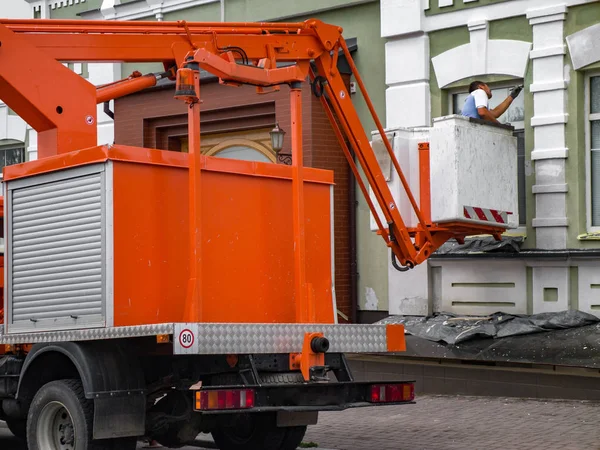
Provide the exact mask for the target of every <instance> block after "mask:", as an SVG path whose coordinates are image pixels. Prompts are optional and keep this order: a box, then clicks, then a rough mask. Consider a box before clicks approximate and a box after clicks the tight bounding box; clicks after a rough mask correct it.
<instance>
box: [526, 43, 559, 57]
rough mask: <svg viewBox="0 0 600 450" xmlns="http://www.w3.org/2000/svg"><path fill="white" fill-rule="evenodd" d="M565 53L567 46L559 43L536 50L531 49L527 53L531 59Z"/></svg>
mask: <svg viewBox="0 0 600 450" xmlns="http://www.w3.org/2000/svg"><path fill="white" fill-rule="evenodd" d="M566 54H567V46H566V45H560V46H558V47H547V48H540V49H537V50H531V52H530V53H529V57H530V58H531V59H539V58H548V57H549V56H558V55H566Z"/></svg>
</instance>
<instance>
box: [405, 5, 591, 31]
mask: <svg viewBox="0 0 600 450" xmlns="http://www.w3.org/2000/svg"><path fill="white" fill-rule="evenodd" d="M596 1H597V0H563V1H561V4H562V5H564V6H566V7H571V6H577V5H585V4H587V3H594V2H596ZM547 4H548V0H529V1H527V2H525V1H522V0H521V1H511V2H501V3H494V4H492V5H486V6H481V7H479V8H468V9H461V10H458V11H454V12H449V13H445V14H435V15H433V16H428V17H425V19H424V21H423V28H422V30H423V31H425V32H431V31H437V30H444V29H447V28H455V27H460V26H464V25H467V24H468V23H469V21H470V20H473V19H477V18H479V19H481V18H483V19H485V20H487V21H489V22H491V21H493V20H499V19H506V18H509V17H517V16H522V15H523V14H524V13H525V12H527V11H531V12H533V11H535V10H536V9H540V8H543V7H544V6H546V5H547ZM399 34H402V33H399Z"/></svg>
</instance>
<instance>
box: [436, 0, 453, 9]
mask: <svg viewBox="0 0 600 450" xmlns="http://www.w3.org/2000/svg"><path fill="white" fill-rule="evenodd" d="M453 5H454V0H438V6H439V7H440V8H445V7H447V6H453Z"/></svg>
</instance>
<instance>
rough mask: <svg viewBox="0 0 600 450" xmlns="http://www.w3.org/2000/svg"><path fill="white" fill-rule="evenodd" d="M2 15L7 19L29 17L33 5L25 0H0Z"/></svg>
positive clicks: (0, 12)
mask: <svg viewBox="0 0 600 450" xmlns="http://www.w3.org/2000/svg"><path fill="white" fill-rule="evenodd" d="M0 17H1V18H5V19H29V18H31V17H32V12H31V6H30V5H29V3H27V2H26V1H25V0H0Z"/></svg>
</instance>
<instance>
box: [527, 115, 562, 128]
mask: <svg viewBox="0 0 600 450" xmlns="http://www.w3.org/2000/svg"><path fill="white" fill-rule="evenodd" d="M568 121H569V114H568V113H564V114H556V115H554V116H535V117H532V118H531V126H532V127H534V128H535V127H543V126H545V125H556V124H558V123H567V122H568Z"/></svg>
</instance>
